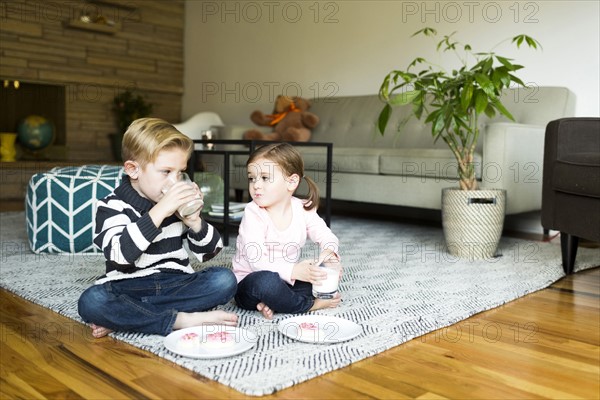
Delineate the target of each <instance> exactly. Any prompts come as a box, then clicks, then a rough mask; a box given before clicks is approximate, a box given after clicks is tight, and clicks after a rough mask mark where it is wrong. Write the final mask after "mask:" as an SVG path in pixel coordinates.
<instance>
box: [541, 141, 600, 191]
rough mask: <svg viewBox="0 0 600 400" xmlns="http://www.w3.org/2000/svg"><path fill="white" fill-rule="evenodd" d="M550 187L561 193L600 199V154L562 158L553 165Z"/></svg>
mask: <svg viewBox="0 0 600 400" xmlns="http://www.w3.org/2000/svg"><path fill="white" fill-rule="evenodd" d="M552 185H553V187H554V189H555V190H558V191H561V192H566V193H571V194H576V195H582V196H588V197H598V198H600V154H599V153H593V152H589V153H587V152H586V153H573V154H569V155H566V156H563V157H562V159H559V160H557V161H556V163H555V165H554V171H553V174H552Z"/></svg>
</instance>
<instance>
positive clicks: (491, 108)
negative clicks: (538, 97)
mask: <svg viewBox="0 0 600 400" xmlns="http://www.w3.org/2000/svg"><path fill="white" fill-rule="evenodd" d="M416 35H425V36H435V35H437V32H436V31H435V29H432V28H424V29H421V30H419V31H418V32H416V33H415V34H413V35H412V36H413V37H414V36H416ZM512 43H514V44H516V46H517V47H520V46H521V45H522V44H523V43H525V44H527V46H529V47H532V48H536V49H537V47H538V46H540V44H539V43H538V42H537V41H536V40H535V39H533V38H531V37H529V36H527V35H517V36H515V37H513V38H512ZM436 49H437V51H442V52H448V51H450V52H453V53H454V54H455V55H456V56H457V57H458V58H459V60H460V62H461V64H462V66H461V67H460V68H458V69H454V70H452V71H450V72H448V71H446V70H444V69H443V68H442V67H439V66H435V65H433V64H431V63H429V62H428V61H427V60H425V59H424V58H422V57H417V58H415V59H414V60H413V61H412V62H411V63H410V64H409V65H408V67H407V68H406V70H394V71H391V72H390V73H389V74H387V75H386V76H385V78H384V80H383V83H382V84H381V87H380V89H379V96H380V98H381V99H382V101H383V102H385V105H384V106H383V109H382V110H381V113H380V115H379V119H378V128H379V131H380V133H381V134H382V135H383V134H384V132H385V129H386V127H387V124H388V121H389V118H390V115H391V113H392V112H393V107H394V106H401V105H404V106H410V107H412V113H410V116H411V117H415V118H417V119H421V118H423V117H424V118H425V122H427V123H431V135H432V137H433V140H434V141H437V140H439V139H441V140H443V141H444V142H445V143H446V144H447V145H448V148H449V149H450V150H451V151H452V153H453V154H454V157H455V158H456V161H457V163H458V175H459V176H458V180H459V188H460V190H446V189H445V190H444V191H443V193H442V223H443V226H444V233H445V235H446V245H447V247H448V250H449V251H450V253H452V254H455V255H458V256H461V257H462V256H466V255H467V253H468V255H469V256H471V257H476V258H488V257H491V256H493V255H494V253H495V251H496V247H497V243H498V241H499V239H500V235H501V232H502V225H503V221H504V198H501V199H500V201H498V202H497V201H496V198H495V197H494V199H493V200H491V201H489V203H490V204H491V203H493V204H497V203H501V204H500V205H501V206H502V210H501V220H500V222H499V224H498V223H496V225H499V229H498V226H496V227H495V228H496V229H495V231H496V232H495V233H493V234H485V233H479V232H477V233H467V234H465V230H467V231H468V230H470V229H471V227H469V226H467V225H470V223H469V221H472V218H473V217H472V216H471V215H469V214H468V213H470V212H471V210H469V209H466V210H464V211H456V210H448V209H446V206H447V205H448V204H454V203H460V204H463V203H468V204H478V205H479V206H482V205H484V204H486V201H484V200H482V199H487V198H488V195H487V194H486V193H481V192H478V193H477V194H474V195H472V194H471V193H468V192H466V191H475V190H477V179H476V174H475V165H474V154H475V148H476V146H477V141H478V140H479V134H480V127H479V117H480V116H481V115H482V114H485V115H486V116H488V117H489V118H493V117H494V116H496V115H497V114H502V115H504V116H506V117H507V118H509V119H511V120H514V118H513V116H512V115H511V114H510V112H509V111H508V110H507V109H506V108H505V107H504V105H503V104H502V102H501V95H502V92H503V91H504V90H505V89H507V88H509V86H510V85H511V84H518V85H521V86H526V85H525V84H524V83H523V82H522V81H521V79H519V78H518V77H517V76H516V75H514V73H515V71H517V70H519V69H521V68H523V67H522V66H521V65H517V64H513V62H512V60H511V59H509V58H506V57H502V56H500V55H497V54H496V53H494V52H493V51H490V52H485V53H474V52H473V50H472V48H471V46H470V45H468V44H465V45H461V44H460V43H459V42H458V41H456V40H455V39H454V33H453V34H450V35H446V36H444V37H443V39H442V40H441V41H439V42H438V43H437V47H436ZM470 61H471V63H472V64H473V65H472V66H469V65H468V64H469V62H470ZM422 66H425V68H420V67H422ZM417 68H420V70H418V71H415V70H417ZM400 129H401V127H400ZM456 189H458V188H456ZM461 192H462V193H461ZM450 196H458V197H459V199H458V200H454V199H451V198H450ZM492 196H496V194H493V195H492ZM499 196H504V197H505V193H500V194H499ZM464 198H466V199H467V200H466V201H465V200H464ZM471 198H477V199H479V200H476V201H474V202H470V200H469V199H471ZM472 208H474V209H481V208H482V207H472ZM483 208H485V207H483ZM496 213H497V214H498V212H497V211H496ZM449 218H451V220H452V221H451V220H449ZM475 218H477V217H475ZM483 218H488V216H483ZM475 225H481V224H478V223H476V224H475ZM483 225H486V224H485V223H484V224H483ZM452 231H458V232H457V235H458V236H460V237H459V238H458V239H456V238H451V239H450V238H449V236H448V235H449V233H451V232H452ZM482 235H483V237H485V239H484V240H485V243H483V245H482V249H477V250H473V243H472V239H473V238H477V237H478V236H482ZM465 238H468V239H467V240H469V243H468V244H466V245H465V246H466V247H465V246H463V244H464V243H462V244H461V241H462V240H464V239H465ZM490 240H491V241H494V240H495V244H490Z"/></svg>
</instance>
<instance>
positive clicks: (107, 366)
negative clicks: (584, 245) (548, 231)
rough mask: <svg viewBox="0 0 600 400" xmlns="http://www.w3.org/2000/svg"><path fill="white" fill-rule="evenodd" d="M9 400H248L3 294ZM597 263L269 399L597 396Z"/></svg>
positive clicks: (4, 383)
mask: <svg viewBox="0 0 600 400" xmlns="http://www.w3.org/2000/svg"><path fill="white" fill-rule="evenodd" d="M0 302H1V304H2V308H1V312H0V335H1V341H0V346H1V347H0V352H1V367H2V368H1V374H0V375H1V376H0V385H1V388H0V395H1V398H2V399H5V398H6V399H10V398H14V399H23V398H24V399H44V398H49V399H65V398H68V399H77V398H85V399H108V398H110V399H121V398H168V399H188V398H189V399H191V398H209V399H237V398H244V397H245V396H244V395H243V394H241V393H239V392H237V391H235V390H233V389H230V388H228V387H226V386H224V385H221V384H218V383H216V382H213V381H210V380H208V379H206V378H203V377H201V376H198V375H196V374H194V373H192V372H190V371H188V370H186V369H184V368H182V367H179V366H177V365H175V364H172V363H171V362H169V361H166V360H164V359H162V358H159V357H156V356H154V355H153V354H150V353H147V352H144V351H142V350H139V349H137V348H134V347H132V346H130V345H128V344H125V343H122V342H119V341H116V340H114V339H111V338H108V337H107V338H103V339H100V340H96V339H93V338H92V337H91V336H90V334H89V330H88V329H87V328H86V327H85V326H83V325H81V324H79V323H77V322H75V321H72V320H70V319H68V318H65V317H62V316H60V315H58V314H56V313H54V312H52V311H49V310H47V309H44V308H42V307H39V306H37V305H34V304H32V303H30V302H28V301H26V300H23V299H21V298H20V297H17V296H15V295H13V294H12V293H9V292H7V291H4V290H0ZM599 311H600V268H595V269H592V270H588V271H583V272H580V273H577V274H575V275H572V276H568V277H565V278H564V279H562V280H560V281H558V282H556V283H555V284H554V285H552V286H551V287H549V288H547V289H544V290H541V291H539V292H536V293H533V294H530V295H528V296H525V297H523V298H521V299H518V300H516V301H514V302H511V303H508V304H506V305H504V306H502V307H499V308H496V309H493V310H490V311H487V312H483V313H481V314H478V315H476V316H473V317H472V318H469V319H467V320H464V321H462V322H459V323H457V324H456V325H454V326H451V327H448V328H445V329H441V330H439V331H436V332H432V333H430V334H428V335H426V336H423V337H421V338H417V339H415V340H413V341H411V342H408V343H405V344H403V345H401V346H398V347H396V348H394V349H391V350H389V351H387V352H384V353H382V354H379V355H377V356H374V357H371V358H368V359H366V360H363V361H361V362H357V363H354V364H352V365H350V366H349V367H347V368H344V369H341V370H337V371H334V372H331V373H328V374H326V375H323V376H320V377H318V378H315V379H312V380H310V381H307V382H305V383H302V384H299V385H296V386H294V387H292V388H289V389H286V390H283V391H280V392H277V393H275V394H274V395H272V396H265V397H263V398H265V399H267V398H278V399H280V398H286V399H309V398H312V399H334V398H342V399H369V398H380V399H401V398H419V399H441V398H452V399H457V398H461V399H466V398H477V399H481V398H504V399H508V398H511V399H515V398H555V399H567V398H581V399H594V398H598V397H599V396H600V347H599V345H600V333H599V332H600V321H599V319H600V317H599V315H600V312H599Z"/></svg>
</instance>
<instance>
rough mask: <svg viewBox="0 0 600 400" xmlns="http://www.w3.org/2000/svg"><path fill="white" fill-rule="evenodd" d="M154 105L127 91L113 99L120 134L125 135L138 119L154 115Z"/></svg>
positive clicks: (131, 91)
mask: <svg viewBox="0 0 600 400" xmlns="http://www.w3.org/2000/svg"><path fill="white" fill-rule="evenodd" d="M153 108H154V105H153V104H152V103H149V102H147V101H146V100H145V99H144V97H142V95H140V94H136V93H134V91H133V90H130V89H127V90H125V91H124V92H121V93H119V94H118V95H116V96H115V98H114V99H113V108H112V109H113V111H114V112H115V115H116V116H117V125H118V127H119V133H120V134H123V133H125V131H126V130H127V128H128V127H129V125H130V124H131V123H132V122H133V121H135V120H136V119H138V118H144V117H147V116H148V115H150V114H151V113H152V110H153Z"/></svg>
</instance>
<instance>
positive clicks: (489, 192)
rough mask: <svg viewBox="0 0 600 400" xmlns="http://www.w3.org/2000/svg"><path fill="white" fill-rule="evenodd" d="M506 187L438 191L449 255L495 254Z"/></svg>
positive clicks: (482, 257) (503, 210)
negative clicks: (440, 192) (439, 192)
mask: <svg viewBox="0 0 600 400" xmlns="http://www.w3.org/2000/svg"><path fill="white" fill-rule="evenodd" d="M505 208H506V190H503V189H485V190H460V189H458V188H447V189H443V190H442V225H443V227H444V237H445V239H446V247H447V250H448V252H449V253H450V254H452V255H453V256H456V257H460V258H467V259H471V260H477V259H486V258H491V257H494V256H495V255H496V250H497V248H498V242H499V241H500V237H501V236H502V227H503V225H504V212H505Z"/></svg>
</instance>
